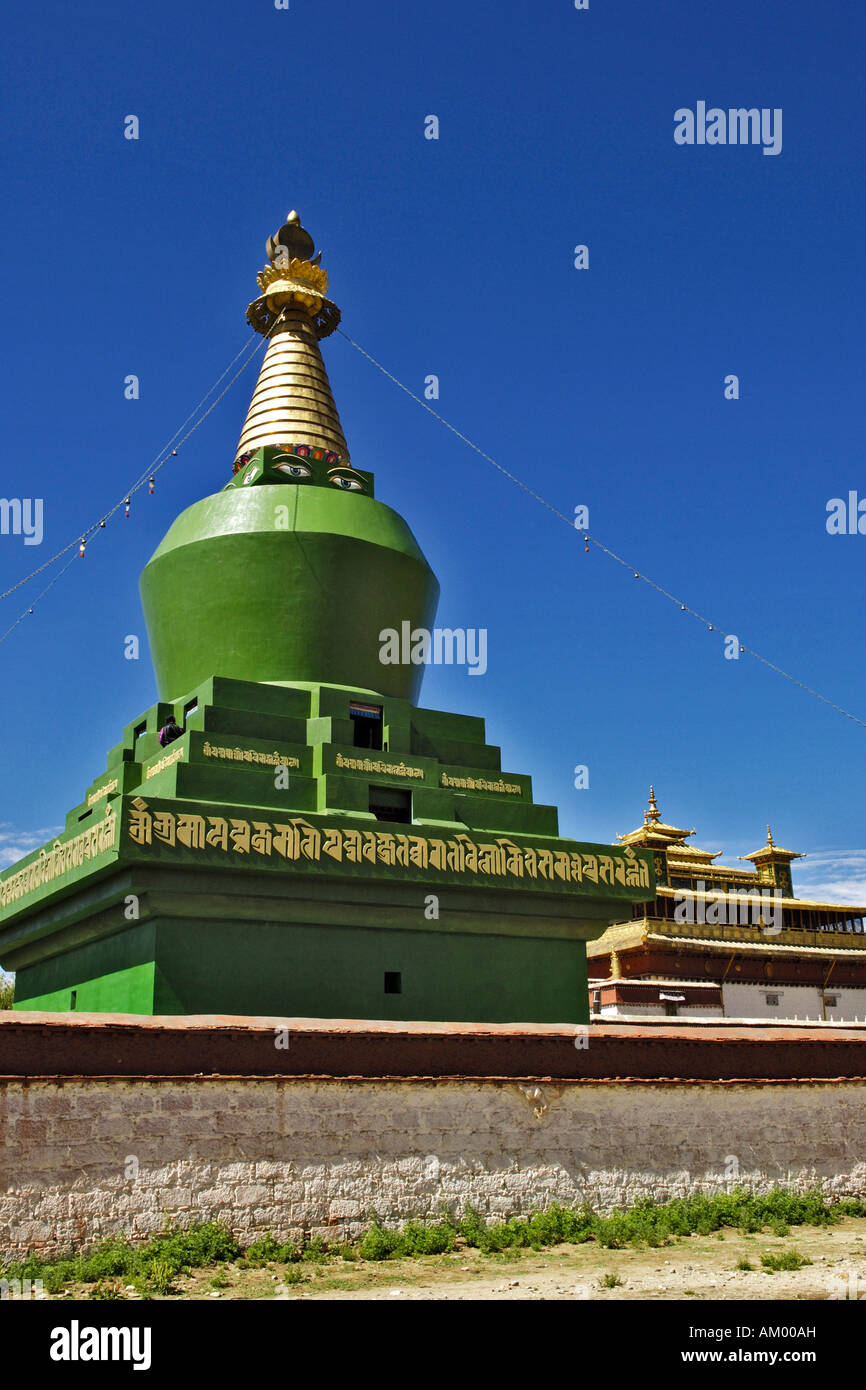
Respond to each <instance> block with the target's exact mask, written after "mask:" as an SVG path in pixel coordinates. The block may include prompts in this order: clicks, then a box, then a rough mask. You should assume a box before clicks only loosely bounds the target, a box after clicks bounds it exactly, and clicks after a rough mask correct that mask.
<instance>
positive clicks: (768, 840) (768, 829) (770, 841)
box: [767, 826, 776, 849]
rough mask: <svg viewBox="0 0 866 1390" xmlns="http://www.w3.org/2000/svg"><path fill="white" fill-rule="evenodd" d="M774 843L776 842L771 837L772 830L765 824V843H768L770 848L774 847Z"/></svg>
mask: <svg viewBox="0 0 866 1390" xmlns="http://www.w3.org/2000/svg"><path fill="white" fill-rule="evenodd" d="M775 843H776V842H775V840H774V839H773V832H772V830H771V829H770V827H769V826H767V844H768V845H769V846H770V847H771V849H772V848H774V847H775Z"/></svg>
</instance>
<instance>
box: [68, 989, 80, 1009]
mask: <svg viewBox="0 0 866 1390" xmlns="http://www.w3.org/2000/svg"><path fill="white" fill-rule="evenodd" d="M69 1007H70V1009H77V1008H78V990H77V989H74V990H73V991H72V993H71V994H70V996H69Z"/></svg>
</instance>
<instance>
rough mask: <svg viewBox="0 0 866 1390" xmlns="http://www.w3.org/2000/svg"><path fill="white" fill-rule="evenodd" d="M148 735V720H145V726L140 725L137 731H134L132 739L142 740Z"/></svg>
mask: <svg viewBox="0 0 866 1390" xmlns="http://www.w3.org/2000/svg"><path fill="white" fill-rule="evenodd" d="M146 733H147V720H146V719H145V721H144V723H143V724H139V726H138V728H137V729H135V730H133V734H132V737H133V738H141V736H142V734H146Z"/></svg>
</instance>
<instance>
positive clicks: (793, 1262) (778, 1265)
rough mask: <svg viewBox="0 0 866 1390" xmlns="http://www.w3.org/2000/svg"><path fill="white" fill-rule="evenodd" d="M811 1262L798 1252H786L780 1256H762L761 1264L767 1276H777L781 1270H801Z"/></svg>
mask: <svg viewBox="0 0 866 1390" xmlns="http://www.w3.org/2000/svg"><path fill="white" fill-rule="evenodd" d="M811 1263H812V1261H811V1260H810V1259H807V1257H806V1256H805V1255H801V1254H800V1252H799V1250H786V1251H785V1252H784V1254H782V1255H769V1254H767V1255H762V1256H761V1264H762V1266H763V1267H764V1269H765V1270H766V1271H767V1273H768V1274H778V1272H779V1270H782V1269H786V1270H787V1269H802V1268H803V1267H804V1265H810V1264H811Z"/></svg>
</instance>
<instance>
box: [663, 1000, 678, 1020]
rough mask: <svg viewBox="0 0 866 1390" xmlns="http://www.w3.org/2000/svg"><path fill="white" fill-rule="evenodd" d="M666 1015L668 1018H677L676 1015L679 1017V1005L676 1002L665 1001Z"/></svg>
mask: <svg viewBox="0 0 866 1390" xmlns="http://www.w3.org/2000/svg"><path fill="white" fill-rule="evenodd" d="M665 1017H666V1018H676V1017H677V1006H676V1004H671V1003H669V1002H668V1001H667V1000H666V1001H665Z"/></svg>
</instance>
